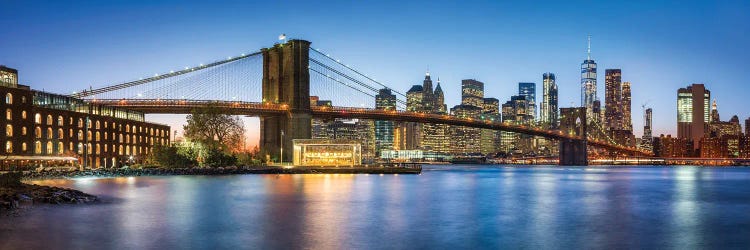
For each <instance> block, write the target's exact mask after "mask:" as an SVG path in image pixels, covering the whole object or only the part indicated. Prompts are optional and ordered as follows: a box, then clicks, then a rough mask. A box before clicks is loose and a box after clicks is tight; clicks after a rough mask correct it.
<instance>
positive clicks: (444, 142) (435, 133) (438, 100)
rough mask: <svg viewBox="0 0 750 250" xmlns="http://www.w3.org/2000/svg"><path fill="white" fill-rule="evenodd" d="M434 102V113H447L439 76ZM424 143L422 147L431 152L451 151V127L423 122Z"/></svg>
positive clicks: (442, 152) (443, 152)
mask: <svg viewBox="0 0 750 250" xmlns="http://www.w3.org/2000/svg"><path fill="white" fill-rule="evenodd" d="M433 98H434V104H433V107H432V113H434V114H446V106H445V95H444V93H443V89H442V88H441V87H440V79H439V78H438V81H437V86H436V87H435V91H434V92H433ZM423 132H424V133H423V137H424V138H423V145H422V148H424V150H426V151H427V152H428V153H429V152H435V153H439V154H447V153H450V136H449V135H450V128H449V126H448V125H446V124H434V123H429V124H423Z"/></svg>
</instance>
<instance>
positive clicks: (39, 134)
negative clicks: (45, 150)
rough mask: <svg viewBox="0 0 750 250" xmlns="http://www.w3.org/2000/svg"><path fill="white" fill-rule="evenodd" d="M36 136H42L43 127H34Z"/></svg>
mask: <svg viewBox="0 0 750 250" xmlns="http://www.w3.org/2000/svg"><path fill="white" fill-rule="evenodd" d="M34 136H36V138H42V128H40V127H36V128H35V129H34ZM39 153H41V152H39Z"/></svg>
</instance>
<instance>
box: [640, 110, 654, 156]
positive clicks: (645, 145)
mask: <svg viewBox="0 0 750 250" xmlns="http://www.w3.org/2000/svg"><path fill="white" fill-rule="evenodd" d="M652 120H653V110H652V109H651V108H647V109H646V110H644V112H643V136H642V137H641V143H640V148H642V149H646V150H649V151H652V150H653V131H652V130H651V122H652Z"/></svg>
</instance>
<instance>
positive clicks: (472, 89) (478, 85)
mask: <svg viewBox="0 0 750 250" xmlns="http://www.w3.org/2000/svg"><path fill="white" fill-rule="evenodd" d="M483 98H484V83H482V82H480V81H477V80H474V79H464V80H461V105H471V106H474V107H478V108H481V107H482V104H483V103H484V101H483V100H482V99H483Z"/></svg>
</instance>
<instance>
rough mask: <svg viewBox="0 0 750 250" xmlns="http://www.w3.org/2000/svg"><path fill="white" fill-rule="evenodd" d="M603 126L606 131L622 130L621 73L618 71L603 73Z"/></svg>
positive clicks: (612, 70)
mask: <svg viewBox="0 0 750 250" xmlns="http://www.w3.org/2000/svg"><path fill="white" fill-rule="evenodd" d="M604 90H605V91H604V116H605V118H606V119H605V120H604V124H605V126H604V127H605V128H606V129H608V130H620V129H623V122H622V121H623V113H622V73H621V71H620V69H607V70H605V71H604Z"/></svg>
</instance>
